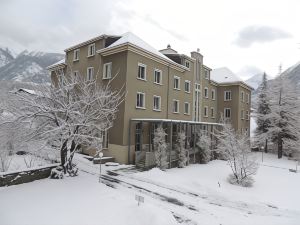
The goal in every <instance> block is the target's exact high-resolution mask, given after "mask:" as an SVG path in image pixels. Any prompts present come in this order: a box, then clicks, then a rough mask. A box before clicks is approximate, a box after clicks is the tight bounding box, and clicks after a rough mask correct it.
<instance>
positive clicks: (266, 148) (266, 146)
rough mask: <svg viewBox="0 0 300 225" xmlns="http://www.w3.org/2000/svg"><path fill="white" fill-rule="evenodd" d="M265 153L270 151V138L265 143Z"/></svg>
mask: <svg viewBox="0 0 300 225" xmlns="http://www.w3.org/2000/svg"><path fill="white" fill-rule="evenodd" d="M265 153H268V139H266V143H265Z"/></svg>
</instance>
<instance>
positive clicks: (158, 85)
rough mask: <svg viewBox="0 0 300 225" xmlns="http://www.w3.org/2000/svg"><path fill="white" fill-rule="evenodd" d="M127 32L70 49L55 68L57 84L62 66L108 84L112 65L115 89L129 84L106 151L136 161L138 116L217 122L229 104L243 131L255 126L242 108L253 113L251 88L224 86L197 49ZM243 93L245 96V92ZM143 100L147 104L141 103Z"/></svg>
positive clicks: (146, 140)
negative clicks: (181, 50) (187, 50)
mask: <svg viewBox="0 0 300 225" xmlns="http://www.w3.org/2000/svg"><path fill="white" fill-rule="evenodd" d="M126 35H127V36H126ZM126 35H124V36H122V37H118V36H107V35H102V36H99V37H97V38H94V39H91V40H89V41H87V42H84V43H81V44H79V45H76V46H73V47H71V48H68V49H66V50H65V52H66V60H65V62H64V63H58V64H55V65H53V66H50V67H49V70H50V71H51V79H52V81H53V83H54V84H57V82H58V80H59V79H58V76H59V75H60V74H61V73H59V72H58V70H59V71H61V70H63V71H64V73H63V74H64V75H67V74H70V73H76V75H79V76H83V77H84V78H85V79H90V76H92V78H91V79H96V80H97V82H99V83H101V84H104V85H105V84H107V82H108V81H109V80H110V79H111V78H110V77H109V78H107V77H105V76H106V73H105V71H106V69H105V68H106V67H108V68H110V71H111V77H114V76H116V77H115V78H114V79H113V81H112V82H111V88H112V89H114V90H119V89H120V88H122V87H123V88H124V90H125V92H126V98H125V101H124V102H123V103H122V105H121V106H120V108H119V112H118V115H117V118H116V120H115V121H114V126H113V127H112V128H111V129H110V130H109V135H108V140H109V144H108V149H105V150H104V153H105V155H107V156H112V157H114V158H115V159H116V161H118V162H121V163H128V162H129V158H128V157H129V156H130V158H131V159H130V162H133V161H134V158H135V148H136V146H134V143H135V134H134V133H135V127H131V128H130V129H129V124H130V120H132V119H145V118H147V119H165V120H178V121H198V122H209V123H217V122H219V120H220V117H221V115H223V114H222V113H224V108H230V109H231V121H232V124H233V127H234V128H235V129H237V130H242V129H244V130H246V128H248V129H249V128H250V122H249V120H247V119H246V118H242V117H241V111H242V110H244V111H245V113H246V111H249V113H250V101H249V103H247V99H246V94H249V96H251V95H250V94H251V88H249V87H248V86H246V85H243V84H242V83H236V84H228V85H222V84H219V83H216V82H214V81H212V80H211V78H210V72H211V69H210V68H208V67H206V66H205V65H203V56H202V55H201V54H200V53H199V52H192V53H191V57H189V56H186V55H183V54H178V53H177V52H176V51H174V50H173V49H171V47H170V46H168V48H167V49H164V50H161V51H160V52H158V51H155V50H153V49H152V48H150V47H148V46H149V45H147V44H146V43H145V44H144V45H143V44H140V43H141V40H140V39H138V37H136V36H135V35H133V34H130V33H129V34H126ZM137 39H138V41H135V40H137ZM145 46H146V47H145ZM141 74H142V76H140V75H141ZM225 90H230V91H231V92H232V99H231V100H230V101H224V91H225ZM242 92H244V98H245V99H244V101H242V99H241V96H240V95H241V93H242ZM138 99H140V100H139V101H138ZM249 100H250V99H249ZM138 102H139V104H141V102H142V105H137V104H138ZM151 129H152V128H151V127H147V126H146V127H145V128H143V131H142V133H143V139H144V140H143V143H144V144H148V145H151ZM249 130H250V129H249ZM129 132H131V133H129ZM129 141H130V146H129V147H128V145H129V143H128V142H129Z"/></svg>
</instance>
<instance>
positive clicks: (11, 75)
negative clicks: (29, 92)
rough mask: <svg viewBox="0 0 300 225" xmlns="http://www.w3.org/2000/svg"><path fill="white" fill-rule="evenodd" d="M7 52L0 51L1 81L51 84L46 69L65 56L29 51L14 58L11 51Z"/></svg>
mask: <svg viewBox="0 0 300 225" xmlns="http://www.w3.org/2000/svg"><path fill="white" fill-rule="evenodd" d="M0 50H1V49H0ZM2 50H3V49H2ZM6 50H7V51H0V65H1V62H2V66H0V80H11V81H21V82H34V83H45V82H50V77H49V73H48V71H47V69H46V67H47V66H49V65H51V64H53V63H55V62H57V61H59V60H61V59H63V58H64V55H63V54H58V53H45V52H29V51H27V50H25V51H23V52H21V53H20V54H19V55H17V56H16V57H15V58H14V57H13V54H9V52H10V51H9V50H8V49H6ZM1 59H3V60H1Z"/></svg>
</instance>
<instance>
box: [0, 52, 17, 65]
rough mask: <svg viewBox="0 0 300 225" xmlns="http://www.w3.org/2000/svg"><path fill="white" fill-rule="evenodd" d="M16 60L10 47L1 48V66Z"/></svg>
mask: <svg viewBox="0 0 300 225" xmlns="http://www.w3.org/2000/svg"><path fill="white" fill-rule="evenodd" d="M12 60H14V56H13V53H11V51H10V50H9V49H8V48H0V68H1V67H3V66H5V65H6V64H8V63H10V62H11V61H12Z"/></svg>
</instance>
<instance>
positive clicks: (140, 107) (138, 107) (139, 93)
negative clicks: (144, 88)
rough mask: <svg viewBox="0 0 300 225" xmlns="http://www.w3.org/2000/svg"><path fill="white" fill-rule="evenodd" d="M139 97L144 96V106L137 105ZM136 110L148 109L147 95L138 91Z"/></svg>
mask: <svg viewBox="0 0 300 225" xmlns="http://www.w3.org/2000/svg"><path fill="white" fill-rule="evenodd" d="M138 95H142V96H143V100H142V101H143V106H138V105H137V103H138V101H137V99H138ZM135 108H136V109H146V94H145V93H144V92H140V91H138V92H137V93H136V102H135Z"/></svg>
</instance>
